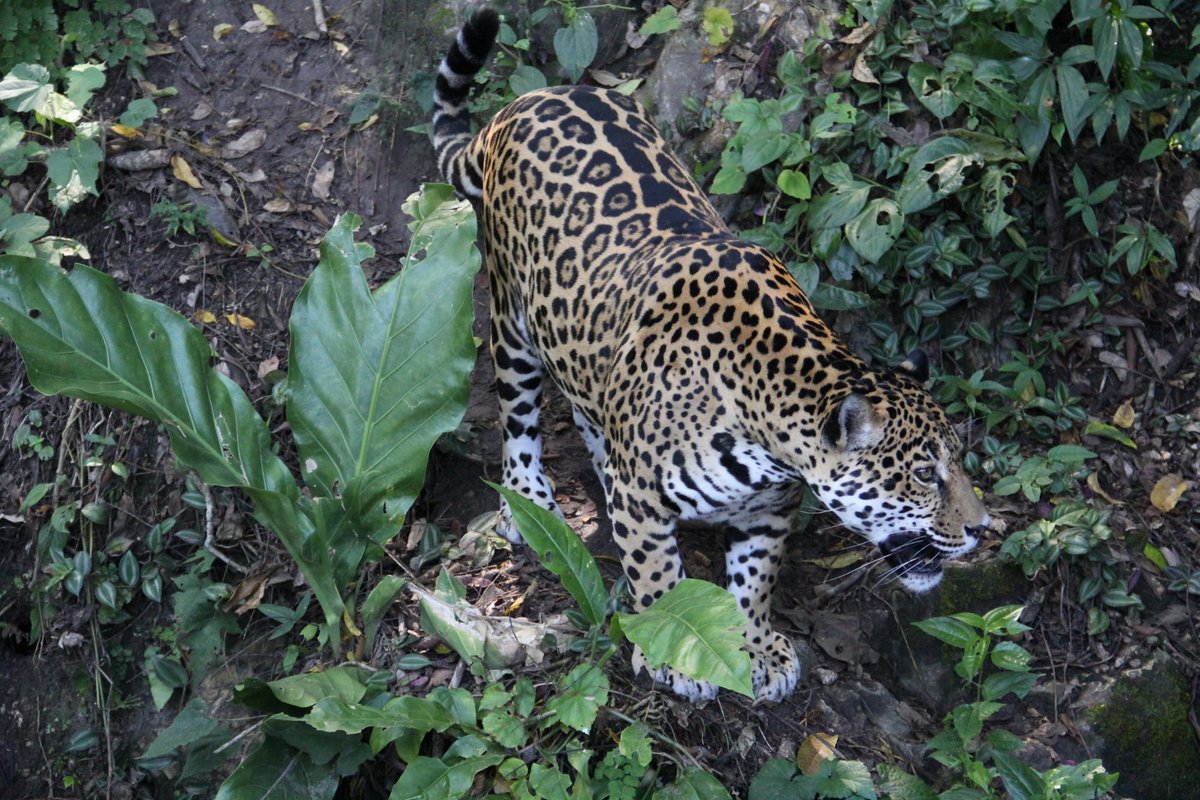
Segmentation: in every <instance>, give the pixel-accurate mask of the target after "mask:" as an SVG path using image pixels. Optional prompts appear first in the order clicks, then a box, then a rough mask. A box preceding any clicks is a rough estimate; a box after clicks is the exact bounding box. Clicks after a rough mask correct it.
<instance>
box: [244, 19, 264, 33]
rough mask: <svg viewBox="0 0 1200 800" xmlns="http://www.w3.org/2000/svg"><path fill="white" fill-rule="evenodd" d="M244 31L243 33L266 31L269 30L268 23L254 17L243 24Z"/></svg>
mask: <svg viewBox="0 0 1200 800" xmlns="http://www.w3.org/2000/svg"><path fill="white" fill-rule="evenodd" d="M242 32H243V33H266V32H267V23H265V22H263V21H262V20H261V19H252V20H250V21H249V22H247V23H245V24H243V25H242Z"/></svg>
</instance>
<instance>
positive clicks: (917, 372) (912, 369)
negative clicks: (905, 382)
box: [900, 347, 929, 383]
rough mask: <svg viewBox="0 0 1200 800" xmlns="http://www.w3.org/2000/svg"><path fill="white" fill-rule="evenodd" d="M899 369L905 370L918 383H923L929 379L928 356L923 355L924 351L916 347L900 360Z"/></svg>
mask: <svg viewBox="0 0 1200 800" xmlns="http://www.w3.org/2000/svg"><path fill="white" fill-rule="evenodd" d="M900 370H901V371H902V372H907V373H908V374H909V375H911V376H912V377H913V378H915V379H916V380H917V382H918V383H925V382H926V381H928V380H929V356H927V355H925V351H924V350H922V349H921V348H919V347H918V348H917V349H916V350H913V351H912V352H911V353H909V354H908V358H906V359H904V361H903V362H901V364H900Z"/></svg>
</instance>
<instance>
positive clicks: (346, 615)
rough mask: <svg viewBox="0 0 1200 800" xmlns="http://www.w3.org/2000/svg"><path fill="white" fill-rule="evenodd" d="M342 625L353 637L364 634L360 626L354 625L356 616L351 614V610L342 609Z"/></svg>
mask: <svg viewBox="0 0 1200 800" xmlns="http://www.w3.org/2000/svg"><path fill="white" fill-rule="evenodd" d="M342 623H343V624H344V625H345V626H346V630H348V631H349V632H350V635H351V636H362V635H363V632H362V631H360V630H359V629H358V626H357V625H355V624H354V615H353V614H351V613H350V609H349V608H345V607H343V608H342Z"/></svg>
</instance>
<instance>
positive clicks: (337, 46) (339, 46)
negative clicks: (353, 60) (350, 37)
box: [333, 42, 350, 56]
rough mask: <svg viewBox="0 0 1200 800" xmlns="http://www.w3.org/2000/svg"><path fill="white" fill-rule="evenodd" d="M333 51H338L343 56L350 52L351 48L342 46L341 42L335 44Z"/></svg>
mask: <svg viewBox="0 0 1200 800" xmlns="http://www.w3.org/2000/svg"><path fill="white" fill-rule="evenodd" d="M333 49H334V50H337V51H338V53H339V54H340V55H343V56H344V55H346V54H347V53H349V52H350V46H349V45H345V44H342V43H341V42H334V43H333Z"/></svg>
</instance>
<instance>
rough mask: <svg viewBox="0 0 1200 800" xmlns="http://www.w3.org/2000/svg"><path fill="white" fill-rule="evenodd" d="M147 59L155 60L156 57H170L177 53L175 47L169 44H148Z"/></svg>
mask: <svg viewBox="0 0 1200 800" xmlns="http://www.w3.org/2000/svg"><path fill="white" fill-rule="evenodd" d="M145 47H146V58H154V57H155V56H169V55H173V54H174V53H175V45H173V44H169V43H167V42H147V43H146V45H145Z"/></svg>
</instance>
